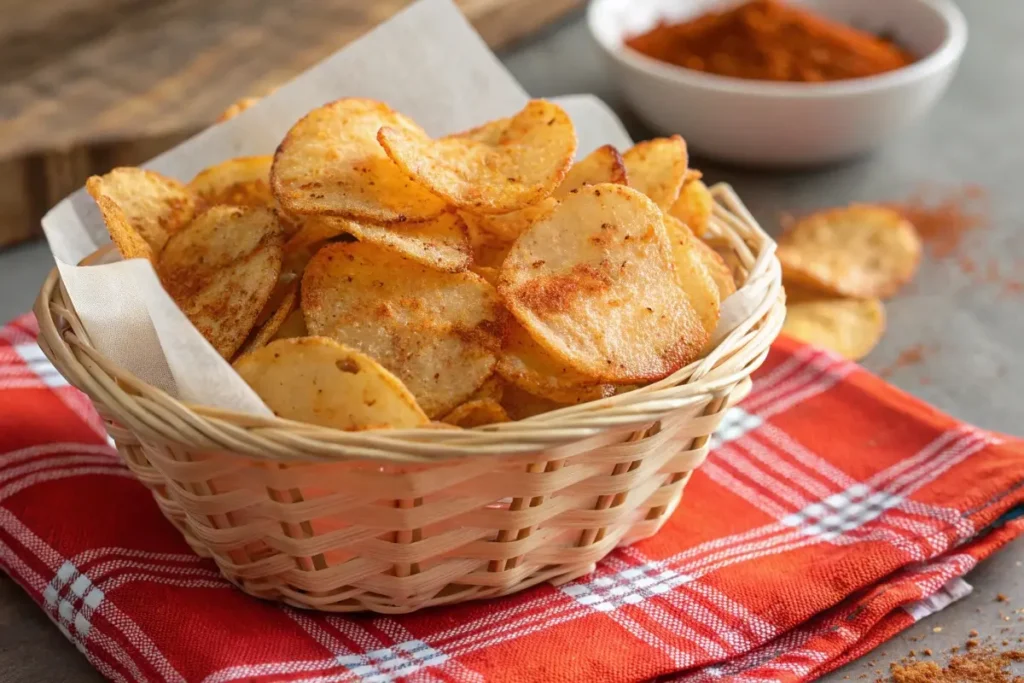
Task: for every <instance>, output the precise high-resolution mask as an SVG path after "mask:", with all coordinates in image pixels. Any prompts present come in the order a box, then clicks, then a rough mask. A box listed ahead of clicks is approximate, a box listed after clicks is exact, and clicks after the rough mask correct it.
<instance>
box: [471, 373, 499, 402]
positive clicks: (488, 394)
mask: <svg viewBox="0 0 1024 683" xmlns="http://www.w3.org/2000/svg"><path fill="white" fill-rule="evenodd" d="M504 393H505V380H503V379H502V378H501V376H500V375H497V374H495V375H491V376H490V377H488V378H487V380H486V381H484V383H483V384H481V385H480V388H479V389H477V390H476V391H474V392H473V395H472V396H470V397H469V400H470V401H473V400H476V399H481V398H489V399H493V400H495V401H498V402H499V403H500V402H501V397H502V396H503V395H504Z"/></svg>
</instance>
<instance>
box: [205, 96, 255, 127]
mask: <svg viewBox="0 0 1024 683" xmlns="http://www.w3.org/2000/svg"><path fill="white" fill-rule="evenodd" d="M261 99H263V98H261V97H243V98H242V99H240V100H238V101H237V102H233V103H232V104H231V106H229V107H228V108H227V109H225V110H224V111H222V112H221V114H220V116H218V117H217V121H216V122H217V123H223V122H224V121H228V120H230V119H233V118H235V117H236V116H238V115H239V114H241V113H242V112H243V111H245V110H246V109H248V108H249V107H251V106H252V105H254V104H256V103H257V102H259V101H260V100H261Z"/></svg>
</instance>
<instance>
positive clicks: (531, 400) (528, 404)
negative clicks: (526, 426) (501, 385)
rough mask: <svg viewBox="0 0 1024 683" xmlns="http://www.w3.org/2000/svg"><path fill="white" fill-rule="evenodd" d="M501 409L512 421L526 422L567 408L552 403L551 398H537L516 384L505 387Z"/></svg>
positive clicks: (562, 404)
mask: <svg viewBox="0 0 1024 683" xmlns="http://www.w3.org/2000/svg"><path fill="white" fill-rule="evenodd" d="M501 407H502V408H504V409H505V412H506V413H507V414H508V416H509V417H510V418H511V419H513V420H525V419H526V418H528V417H533V416H534V415H541V414H543V413H550V412H551V411H552V410H558V409H559V408H565V407H566V405H565V404H564V403H558V402H557V401H552V400H551V399H549V398H544V397H542V396H535V395H534V394H531V393H530V392H528V391H524V390H523V389H520V388H519V387H517V386H515V385H514V384H509V385H507V386H506V387H505V395H504V396H502V398H501Z"/></svg>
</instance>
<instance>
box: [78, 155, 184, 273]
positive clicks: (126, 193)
mask: <svg viewBox="0 0 1024 683" xmlns="http://www.w3.org/2000/svg"><path fill="white" fill-rule="evenodd" d="M85 188H86V190H88V192H89V194H90V195H92V198H93V199H95V200H97V201H99V198H100V197H109V198H110V199H111V200H113V201H114V202H115V203H116V204H117V205H118V206H119V207H121V210H122V211H123V212H124V215H125V218H126V219H127V220H128V223H130V224H131V226H132V227H133V228H135V230H136V232H138V233H139V235H141V236H142V238H143V239H144V240H146V242H148V243H149V246H151V247H153V253H154V254H159V253H160V251H161V250H162V249H163V248H164V245H165V244H166V243H167V238H168V237H170V236H171V235H173V234H174V233H176V232H178V231H179V230H181V229H182V228H184V227H185V226H186V225H188V224H189V222H190V221H191V220H192V218H193V216H195V210H196V205H195V198H194V197H193V196H192V193H191V192H189V190H188V188H187V187H185V186H184V185H182V184H181V183H179V182H178V181H177V180H174V179H173V178H167V177H165V176H162V175H160V174H159V173H156V172H155V171H145V170H143V169H141V168H132V167H127V166H126V167H120V168H115V169H113V170H112V171H110V172H109V173H107V174H105V175H102V176H95V175H94V176H92V177H90V178H89V179H88V180H87V181H86V183H85Z"/></svg>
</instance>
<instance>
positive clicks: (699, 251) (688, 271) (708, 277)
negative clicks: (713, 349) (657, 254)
mask: <svg viewBox="0 0 1024 683" xmlns="http://www.w3.org/2000/svg"><path fill="white" fill-rule="evenodd" d="M663 217H664V219H665V230H666V232H667V233H668V238H669V240H671V242H672V258H673V261H674V263H675V267H676V282H678V283H679V288H680V289H682V290H683V292H685V293H686V297H687V298H688V299H689V301H690V305H691V306H693V310H695V311H696V312H697V316H698V317H700V323H701V325H703V326H704V329H705V330H706V331H707V333H708V335H709V336H710V335H711V333H712V332H714V331H715V328H716V327H717V326H718V314H719V306H720V305H721V303H722V302H721V299H720V292H719V287H718V284H717V282H716V280H715V278H714V276H713V275H712V273H711V271H710V270H709V268H708V266H709V263H708V258H709V255H708V254H707V253H705V252H704V249H708V250H710V248H709V247H706V246H705V245H704V243H703V242H701V241H700V240H699V239H697V238H696V237H694V236H693V233H691V232H690V229H689V228H688V227H686V226H685V225H683V223H682V222H681V221H679V219H677V218H675V217H673V216H670V215H667V214H666V215H664V216H663ZM711 254H712V255H714V256H716V257H717V256H718V254H715V253H714V252H713V251H712V252H711ZM730 280H731V277H730Z"/></svg>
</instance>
